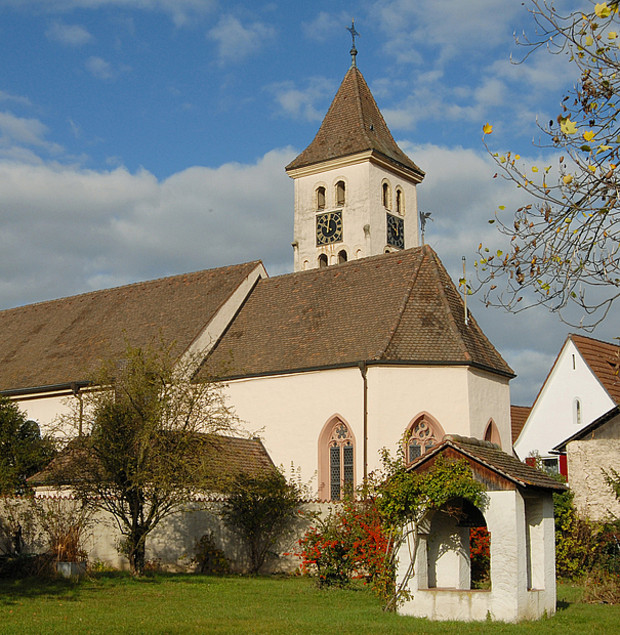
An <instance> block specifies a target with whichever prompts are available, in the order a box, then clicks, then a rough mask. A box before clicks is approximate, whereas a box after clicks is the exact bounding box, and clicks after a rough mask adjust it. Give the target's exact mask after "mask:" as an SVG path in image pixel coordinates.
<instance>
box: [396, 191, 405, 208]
mask: <svg viewBox="0 0 620 635" xmlns="http://www.w3.org/2000/svg"><path fill="white" fill-rule="evenodd" d="M396 211H397V213H399V214H404V213H405V205H404V201H403V191H402V190H401V189H400V188H398V189H397V190H396Z"/></svg>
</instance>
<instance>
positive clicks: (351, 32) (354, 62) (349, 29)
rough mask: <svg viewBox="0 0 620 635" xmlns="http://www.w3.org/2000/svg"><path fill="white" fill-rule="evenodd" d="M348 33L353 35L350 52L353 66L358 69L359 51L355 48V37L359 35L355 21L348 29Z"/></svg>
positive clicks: (352, 21)
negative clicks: (357, 57)
mask: <svg viewBox="0 0 620 635" xmlns="http://www.w3.org/2000/svg"><path fill="white" fill-rule="evenodd" d="M347 31H348V32H349V33H350V34H351V40H352V41H353V44H352V46H351V50H350V51H349V52H350V53H351V66H352V67H356V66H357V63H356V61H355V56H356V55H357V49H356V48H355V36H356V35H357V36H359V33H358V32H357V31H356V30H355V20H353V19H352V20H351V26H348V27H347Z"/></svg>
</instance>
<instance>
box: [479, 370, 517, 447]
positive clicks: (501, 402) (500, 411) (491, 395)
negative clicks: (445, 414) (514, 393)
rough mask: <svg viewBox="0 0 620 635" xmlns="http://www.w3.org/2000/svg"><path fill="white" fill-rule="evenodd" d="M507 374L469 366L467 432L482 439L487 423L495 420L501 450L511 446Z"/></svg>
mask: <svg viewBox="0 0 620 635" xmlns="http://www.w3.org/2000/svg"><path fill="white" fill-rule="evenodd" d="M508 381H509V380H508V378H507V377H499V376H498V375H492V374H491V373H486V372H484V371H480V370H476V369H471V370H470V371H469V374H468V384H469V421H470V432H469V436H472V437H476V438H477V439H484V434H485V432H486V429H487V425H488V423H489V421H490V420H491V419H493V421H494V422H495V425H496V426H497V430H498V432H499V436H500V439H501V443H500V445H501V447H502V449H503V450H504V452H508V453H509V454H510V451H511V449H512V432H511V430H510V386H509V384H508Z"/></svg>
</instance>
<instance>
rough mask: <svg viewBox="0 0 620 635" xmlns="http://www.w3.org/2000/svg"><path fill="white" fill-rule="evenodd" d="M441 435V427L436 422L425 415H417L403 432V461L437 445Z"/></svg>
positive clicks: (413, 459)
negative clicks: (404, 432)
mask: <svg viewBox="0 0 620 635" xmlns="http://www.w3.org/2000/svg"><path fill="white" fill-rule="evenodd" d="M443 436H444V432H443V429H442V428H441V426H440V425H439V424H438V423H437V422H435V421H432V420H431V419H430V417H428V416H426V415H422V416H420V417H418V418H417V419H415V420H414V421H413V423H412V424H411V425H410V426H409V429H408V430H407V432H406V434H405V461H406V462H407V463H411V462H412V461H415V460H416V459H417V458H419V457H421V456H422V455H423V454H425V453H426V452H428V451H429V450H430V449H431V448H432V447H434V446H435V445H437V444H438V443H439V442H440V441H441V440H442V439H443Z"/></svg>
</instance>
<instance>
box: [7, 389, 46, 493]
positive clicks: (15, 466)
mask: <svg viewBox="0 0 620 635" xmlns="http://www.w3.org/2000/svg"><path fill="white" fill-rule="evenodd" d="M53 456H54V444H53V442H52V440H51V439H50V438H49V437H42V436H41V432H40V430H39V426H38V425H37V423H36V422H35V421H30V420H27V419H26V416H25V415H24V413H23V412H21V411H20V410H19V408H18V407H17V405H16V404H15V403H14V402H12V401H10V400H9V399H7V398H6V397H0V494H4V495H10V494H23V493H24V492H25V491H26V490H27V489H28V484H27V482H26V479H27V478H28V477H29V476H32V475H33V474H35V473H36V472H38V471H39V470H41V469H42V468H43V467H45V466H46V465H47V464H48V463H49V462H50V460H51V459H52V457H53Z"/></svg>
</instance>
